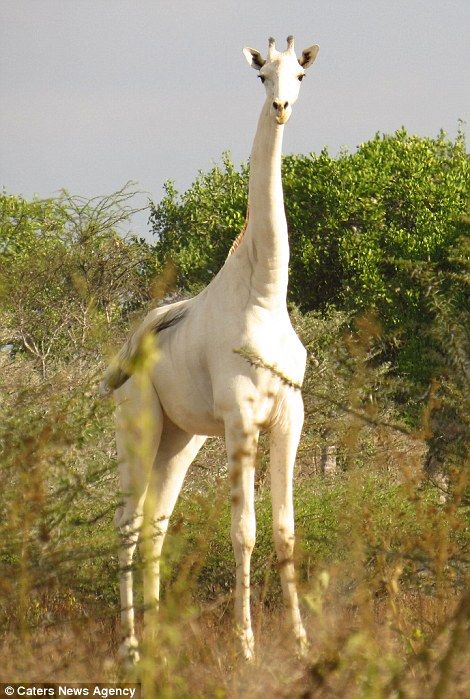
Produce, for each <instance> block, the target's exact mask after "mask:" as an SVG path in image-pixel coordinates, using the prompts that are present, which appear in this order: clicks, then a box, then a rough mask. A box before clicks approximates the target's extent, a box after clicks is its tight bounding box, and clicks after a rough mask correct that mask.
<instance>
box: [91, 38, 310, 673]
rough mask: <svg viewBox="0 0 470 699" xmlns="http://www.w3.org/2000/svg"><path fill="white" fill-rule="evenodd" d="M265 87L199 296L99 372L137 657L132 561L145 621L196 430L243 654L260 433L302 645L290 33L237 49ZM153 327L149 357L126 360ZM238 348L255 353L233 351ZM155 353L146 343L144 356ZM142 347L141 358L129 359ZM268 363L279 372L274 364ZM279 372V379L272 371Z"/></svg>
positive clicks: (295, 80) (134, 338) (128, 624)
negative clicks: (216, 259)
mask: <svg viewBox="0 0 470 699" xmlns="http://www.w3.org/2000/svg"><path fill="white" fill-rule="evenodd" d="M243 53H244V55H245V57H246V59H247V61H248V63H249V64H250V65H251V66H252V67H253V68H254V69H256V70H257V71H258V73H259V77H260V78H261V82H262V83H263V85H264V88H265V90H266V99H265V102H264V104H263V107H262V109H261V114H260V117H259V120H258V126H257V130H256V135H255V138H254V142H253V147H252V151H251V159H250V177H249V191H248V211H249V216H248V215H247V219H246V222H245V227H244V229H243V231H242V233H241V234H240V235H239V236H238V237H237V239H236V241H235V243H234V244H233V246H232V249H231V250H230V254H229V255H228V257H227V259H226V261H225V264H224V265H223V267H222V268H221V270H220V271H219V273H218V274H217V275H216V276H215V277H214V279H213V280H212V281H211V282H210V284H209V285H208V286H207V287H206V288H205V289H204V290H203V291H202V292H201V293H200V294H198V295H197V296H196V297H194V298H192V299H188V300H185V301H180V302H177V303H175V304H172V305H169V306H164V307H162V308H157V309H154V310H153V311H151V312H150V313H149V314H148V315H147V316H146V317H145V318H144V320H143V321H142V323H141V325H140V326H139V328H137V330H136V331H135V332H134V333H132V335H131V336H130V337H129V339H128V340H127V342H126V343H125V345H124V346H123V348H122V349H121V351H120V353H119V355H118V357H117V361H116V362H115V363H114V364H112V365H111V366H110V368H109V369H108V372H107V374H106V376H105V379H104V384H105V385H106V386H107V387H108V388H109V390H113V391H114V397H115V401H116V442H117V450H118V466H119V473H120V488H121V492H122V504H121V505H120V507H119V508H118V511H117V512H116V518H115V523H116V526H117V528H118V531H119V532H120V534H121V537H122V546H121V549H120V554H119V563H120V595H121V621H122V627H123V634H124V641H123V644H122V646H121V654H122V655H124V656H125V655H127V657H128V658H129V660H131V661H132V660H133V661H135V660H136V659H137V658H138V652H137V647H136V644H137V642H136V638H135V630H134V604H133V588H132V585H133V581H132V560H133V555H134V551H135V548H136V545H137V542H138V539H139V536H141V537H142V543H143V546H144V548H145V555H144V561H146V565H144V575H143V577H144V601H145V609H146V617H147V618H145V623H147V622H148V625H149V626H150V625H151V623H152V619H153V616H152V615H153V614H154V612H155V610H156V608H157V607H158V600H159V595H160V557H161V552H162V546H163V541H164V538H165V534H166V531H167V528H168V522H169V519H170V516H171V513H172V511H173V508H174V506H175V503H176V500H177V497H178V494H179V492H180V490H181V487H182V484H183V480H184V477H185V475H186V472H187V470H188V468H189V466H190V464H191V462H192V461H193V460H194V458H195V456H196V454H197V453H198V451H199V449H200V448H201V447H202V445H203V443H204V442H205V440H206V438H207V437H208V436H211V435H222V436H224V437H225V441H226V448H227V456H228V468H229V474H230V476H231V478H230V482H231V495H232V498H231V507H232V522H231V538H232V543H233V549H234V554H235V561H236V581H235V619H236V627H237V631H238V634H239V637H240V642H241V650H242V653H243V656H244V657H245V658H246V659H247V660H250V659H252V658H253V655H254V637H253V632H252V628H251V613H250V559H251V553H252V550H253V547H254V545H255V537H256V521H255V509H254V485H255V456H256V447H257V442H258V436H259V433H260V431H261V430H266V431H268V432H269V438H270V470H271V489H272V504H273V508H272V509H273V535H274V544H275V548H276V552H277V556H278V558H279V562H280V564H281V565H280V575H281V583H282V590H283V594H284V599H285V602H286V605H287V612H288V618H289V622H290V625H291V628H292V631H293V633H294V636H295V639H296V641H297V645H298V649H299V651H300V652H302V651H303V650H305V646H306V635H305V630H304V627H303V625H302V621H301V618H300V611H299V602H298V595H297V590H296V583H295V573H294V560H293V552H294V510H293V501H292V480H293V470H294V462H295V457H296V452H297V446H298V443H299V439H300V433H301V430H302V424H303V403H302V396H301V393H300V391H299V390H298V388H299V385H301V383H302V380H303V376H304V371H305V362H306V351H305V349H304V347H303V346H302V344H301V342H300V340H299V338H298V337H297V335H296V333H295V331H294V329H293V328H292V325H291V322H290V319H289V315H288V312H287V305H286V296H287V282H288V264H289V242H288V235H287V222H286V216H285V211H284V200H283V190H282V181H281V149H282V137H283V130H284V124H286V123H287V121H288V119H289V117H290V115H291V112H292V106H293V104H294V103H295V101H296V100H297V97H298V94H299V89H300V83H301V80H302V78H303V76H304V74H305V71H306V70H307V68H309V66H310V65H311V64H312V63H313V61H314V60H315V58H316V55H317V53H318V46H317V45H313V46H310V47H309V48H307V49H305V50H304V51H303V52H302V54H301V56H300V58H297V57H296V55H295V52H294V39H293V37H288V39H287V50H286V51H283V52H280V51H278V50H277V49H276V47H275V42H274V40H273V39H270V40H269V45H268V57H267V59H264V58H263V57H262V55H261V54H260V52H259V51H257V50H256V49H252V48H245V49H244V50H243ZM155 334H158V360H157V361H152V362H146V361H145V357H144V359H143V360H142V359H139V361H136V360H135V358H136V356H137V355H139V352H140V353H141V352H142V346H145V340H146V338H148V337H154V336H155ZM240 347H249V348H250V352H251V353H252V355H253V356H254V357H258V358H260V362H248V361H247V360H246V357H244V356H243V353H240V352H236V351H234V350H237V348H240ZM150 354H152V352H150ZM139 356H140V355H139ZM270 367H275V368H276V371H271V370H270ZM283 377H288V381H287V382H286V381H285V380H283Z"/></svg>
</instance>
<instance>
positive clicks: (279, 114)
mask: <svg viewBox="0 0 470 699" xmlns="http://www.w3.org/2000/svg"><path fill="white" fill-rule="evenodd" d="M273 110H274V113H275V115H276V121H277V123H278V124H285V123H286V122H287V121H288V120H289V117H290V115H291V112H292V107H291V106H290V104H289V102H287V101H282V100H279V99H276V100H274V101H273Z"/></svg>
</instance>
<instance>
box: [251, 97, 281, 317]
mask: <svg viewBox="0 0 470 699" xmlns="http://www.w3.org/2000/svg"><path fill="white" fill-rule="evenodd" d="M270 109H271V100H269V99H267V100H266V102H265V104H264V106H263V109H262V111H261V115H260V117H259V121H258V128H257V130H256V135H255V139H254V142H253V149H252V151H251V158H250V180H249V189H248V211H249V219H248V223H247V228H246V233H245V236H246V238H247V239H248V240H249V241H250V244H251V245H250V247H251V253H252V264H253V268H254V269H253V271H254V274H253V277H252V279H253V284H254V285H255V286H256V292H257V293H258V294H259V295H260V296H261V297H263V299H264V302H265V303H269V305H271V304H272V303H274V304H275V305H277V304H279V303H285V300H286V295H287V279H288V265H289V241H288V237H287V222H286V214H285V211H284V196H283V192H282V180H281V152H282V137H283V132H284V126H282V125H279V124H276V123H275V121H274V120H273V118H272V115H271V113H270Z"/></svg>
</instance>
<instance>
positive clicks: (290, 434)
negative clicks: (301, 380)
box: [270, 392, 307, 655]
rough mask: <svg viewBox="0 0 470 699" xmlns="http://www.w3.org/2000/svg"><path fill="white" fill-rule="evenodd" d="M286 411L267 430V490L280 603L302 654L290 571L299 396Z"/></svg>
mask: <svg viewBox="0 0 470 699" xmlns="http://www.w3.org/2000/svg"><path fill="white" fill-rule="evenodd" d="M285 410H286V412H285V413H284V415H283V416H282V418H281V420H280V421H279V422H278V423H277V424H276V425H275V426H274V427H273V429H272V430H271V438H270V460H271V490H272V504H273V534H274V545H275V548H276V553H277V557H278V561H279V571H280V576H281V585H282V592H283V596H284V600H285V602H286V605H287V612H288V617H289V621H290V624H291V626H292V630H293V632H294V636H295V639H296V642H297V648H298V652H299V654H300V655H304V653H305V651H306V648H307V636H306V633H305V629H304V627H303V625H302V620H301V618H300V610H299V600H298V595H297V588H296V582H295V570H294V558H293V556H294V505H293V497H292V481H293V472H294V463H295V455H296V453H297V446H298V444H299V439H300V433H301V430H302V424H303V403H302V397H301V395H300V393H298V392H296V393H292V394H291V395H290V397H289V400H288V401H286V406H285Z"/></svg>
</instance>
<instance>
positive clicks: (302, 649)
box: [296, 629, 308, 660]
mask: <svg viewBox="0 0 470 699" xmlns="http://www.w3.org/2000/svg"><path fill="white" fill-rule="evenodd" d="M296 647H297V652H296V655H297V657H298V658H299V660H305V658H306V657H307V654H308V641H307V634H306V633H305V630H304V629H302V633H300V634H299V635H298V636H297V638H296Z"/></svg>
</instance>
